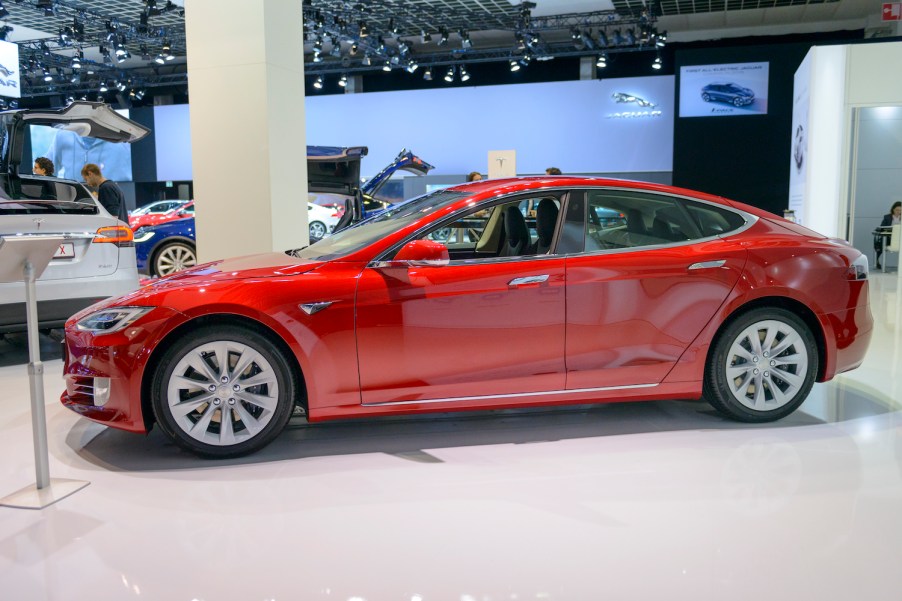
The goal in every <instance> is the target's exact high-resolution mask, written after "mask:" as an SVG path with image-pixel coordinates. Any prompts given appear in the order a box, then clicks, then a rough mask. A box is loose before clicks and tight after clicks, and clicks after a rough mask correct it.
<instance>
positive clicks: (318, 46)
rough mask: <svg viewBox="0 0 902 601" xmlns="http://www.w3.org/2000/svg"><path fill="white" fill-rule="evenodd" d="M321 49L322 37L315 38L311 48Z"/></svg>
mask: <svg viewBox="0 0 902 601" xmlns="http://www.w3.org/2000/svg"><path fill="white" fill-rule="evenodd" d="M322 49H323V38H316V41H314V42H313V50H314V51H321V50H322Z"/></svg>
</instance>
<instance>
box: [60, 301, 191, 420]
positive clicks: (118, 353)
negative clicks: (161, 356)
mask: <svg viewBox="0 0 902 601" xmlns="http://www.w3.org/2000/svg"><path fill="white" fill-rule="evenodd" d="M183 319H184V316H182V314H181V313H178V312H177V311H174V310H172V309H168V308H165V307H157V308H156V309H154V310H153V311H151V312H149V313H148V314H147V315H145V316H144V317H142V318H141V319H139V320H138V321H137V322H135V323H134V324H132V325H131V326H129V327H128V328H125V329H124V330H122V331H121V332H115V333H113V334H100V335H94V334H91V333H89V332H82V331H79V330H77V329H76V328H75V324H74V321H73V320H70V321H69V322H68V323H67V324H66V339H65V343H64V355H63V360H64V363H63V378H64V380H65V382H66V390H65V391H64V392H63V394H62V396H61V397H60V402H62V404H63V405H64V406H65V407H68V408H69V409H71V410H72V411H75V412H76V413H78V414H79V415H81V416H84V417H86V418H88V419H90V420H92V421H95V422H98V423H101V424H104V425H108V426H112V427H114V428H119V429H121V430H127V431H129V432H147V431H148V430H149V424H151V423H152V417H153V416H152V415H146V414H145V411H144V405H145V404H144V403H143V397H142V382H143V378H144V373H145V369H146V367H147V365H148V361H149V360H150V358H151V356H152V355H153V352H154V351H155V350H156V349H157V347H158V346H159V343H160V342H161V341H162V340H163V338H164V337H165V335H166V334H167V333H168V332H170V331H171V330H172V329H173V328H174V327H176V326H177V325H178V324H180V323H181V322H182V320H183ZM97 378H102V379H106V378H108V379H109V388H110V391H109V398H108V400H106V401H105V402H101V401H100V400H99V399H98V398H97V396H96V395H97V391H96V390H95V388H94V385H95V382H98V380H96V379H97ZM100 382H102V383H103V384H106V381H105V380H100ZM148 406H149V405H148Z"/></svg>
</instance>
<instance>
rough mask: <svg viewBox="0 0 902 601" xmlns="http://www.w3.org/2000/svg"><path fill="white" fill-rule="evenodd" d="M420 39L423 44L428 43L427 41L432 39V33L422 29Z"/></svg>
mask: <svg viewBox="0 0 902 601" xmlns="http://www.w3.org/2000/svg"><path fill="white" fill-rule="evenodd" d="M420 40H422V42H423V43H424V44H428V43H429V42H431V41H432V34H431V33H426V32H425V31H422V32H420Z"/></svg>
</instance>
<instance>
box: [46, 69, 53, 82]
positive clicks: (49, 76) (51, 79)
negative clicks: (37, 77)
mask: <svg viewBox="0 0 902 601" xmlns="http://www.w3.org/2000/svg"><path fill="white" fill-rule="evenodd" d="M44 81H53V75H51V74H50V69H48V68H47V67H44Z"/></svg>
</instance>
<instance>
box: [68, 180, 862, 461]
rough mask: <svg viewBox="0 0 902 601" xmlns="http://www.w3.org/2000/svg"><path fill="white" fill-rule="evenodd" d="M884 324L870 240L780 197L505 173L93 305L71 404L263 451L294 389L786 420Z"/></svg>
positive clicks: (219, 448) (379, 408)
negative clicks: (643, 403)
mask: <svg viewBox="0 0 902 601" xmlns="http://www.w3.org/2000/svg"><path fill="white" fill-rule="evenodd" d="M524 201H529V202H530V203H531V204H535V205H536V207H537V208H536V221H537V226H536V228H535V233H534V234H533V233H532V232H530V230H529V228H528V227H527V226H526V224H525V218H524V215H523V213H522V211H521V209H520V207H521V204H522V203H523V202H524ZM476 215H480V216H481V217H479V218H478V219H476V218H475V216H476ZM609 215H623V221H624V222H623V223H621V222H618V220H617V219H614V218H612V219H608V220H605V219H604V217H605V216H609ZM443 228H451V229H452V230H466V231H467V235H466V236H460V237H459V238H455V241H454V242H453V243H452V242H448V243H445V242H440V241H437V240H435V239H434V237H433V234H434V233H435V232H437V231H439V230H441V229H443ZM872 327H873V320H872V316H871V312H870V307H869V302H868V263H867V259H866V257H865V256H863V255H862V254H861V253H860V252H859V251H857V250H856V249H854V248H852V247H851V246H850V245H849V244H847V243H846V242H843V241H841V240H835V239H830V238H826V237H824V236H821V235H819V234H817V233H815V232H813V231H811V230H808V229H805V228H804V227H802V226H799V225H796V224H794V223H791V222H789V221H786V220H785V219H783V218H781V217H777V216H775V215H772V214H770V213H767V212H765V211H763V210H760V209H757V208H753V207H751V206H747V205H744V204H741V203H738V202H733V201H729V200H725V199H723V198H720V197H715V196H710V195H707V194H702V193H698V192H691V191H689V190H684V189H679V188H674V187H670V186H663V185H657V184H646V183H640V182H629V181H619V180H608V179H596V178H584V177H570V176H561V177H532V178H512V179H500V180H487V181H479V182H472V183H469V184H461V185H456V186H452V187H449V188H446V189H443V190H439V191H435V192H431V193H429V194H426V195H423V196H420V197H418V198H415V199H412V200H409V201H407V202H405V203H402V204H399V205H397V206H395V207H392V208H390V209H389V210H387V211H385V212H384V213H382V214H381V215H377V216H375V217H373V218H371V219H368V220H366V221H364V222H362V223H359V224H357V225H355V226H354V227H350V228H347V229H345V230H342V231H339V232H337V233H335V234H333V235H332V236H330V237H327V238H324V239H323V240H321V241H319V242H317V243H315V244H312V245H310V246H307V247H304V248H300V249H294V250H290V251H286V252H276V253H267V254H261V255H255V256H248V257H242V258H236V259H229V260H221V261H215V262H212V263H207V264H204V265H199V266H197V267H195V268H193V269H190V270H188V271H185V272H182V273H177V274H174V275H172V276H169V277H165V278H161V279H159V280H156V281H155V282H154V283H152V284H150V285H148V286H145V287H143V288H141V289H140V290H138V291H136V292H133V293H130V294H127V295H125V296H122V297H119V298H117V299H111V300H109V301H106V302H103V303H100V304H98V305H95V306H93V307H91V308H89V309H86V310H85V311H82V312H81V313H79V314H77V315H75V316H73V317H72V319H70V320H69V321H68V322H67V324H66V330H65V356H64V362H65V363H64V377H65V382H66V389H65V391H64V392H63V394H62V396H61V401H62V403H63V405H65V406H66V407H68V408H70V409H72V410H73V411H75V412H77V413H78V414H80V415H82V416H84V417H86V418H88V419H91V420H94V421H96V422H98V423H101V424H106V425H109V426H112V427H115V428H120V429H123V430H127V431H131V432H139V433H143V432H147V431H149V430H150V429H151V428H152V427H154V426H155V425H156V426H159V427H160V429H162V430H163V432H165V433H166V435H167V436H169V437H170V438H171V439H172V440H173V441H174V442H175V443H176V444H177V445H179V446H180V447H182V448H183V449H186V450H188V451H191V452H193V453H196V454H198V455H201V456H205V457H234V456H238V455H242V454H246V453H250V452H253V451H255V450H258V449H260V448H261V447H263V446H264V445H266V444H267V443H269V442H270V441H272V440H273V439H274V438H275V437H276V436H277V435H278V434H279V432H280V431H281V430H282V429H283V428H284V427H285V425H286V423H287V422H288V420H289V418H290V417H291V416H292V414H293V413H294V412H295V410H296V409H299V410H302V411H303V412H304V413H305V414H306V417H307V420H308V421H309V422H311V423H314V422H319V421H324V420H332V419H339V418H359V417H367V416H389V415H399V414H410V413H420V412H449V411H464V410H466V411H470V410H476V409H498V408H514V407H533V406H542V405H558V404H585V403H604V402H615V401H630V400H637V401H638V400H664V399H705V400H707V401H708V402H709V403H710V404H711V405H713V406H714V407H715V408H716V409H717V410H718V411H720V412H721V413H722V414H723V415H725V416H726V417H729V418H732V419H735V420H739V421H742V422H769V421H773V420H777V419H780V418H782V417H785V416H786V415H789V414H790V413H792V412H793V411H795V410H796V409H797V408H798V407H799V405H801V404H802V402H803V401H804V400H805V398H806V397H807V396H808V393H809V391H810V390H811V387H812V385H813V384H814V382H816V381H818V382H822V381H826V380H829V379H831V378H833V377H834V376H835V375H836V374H838V373H841V372H844V371H847V370H850V369H853V368H855V367H857V366H858V365H859V364H860V363H861V362H862V360H863V358H864V356H865V352H866V350H867V347H868V344H869V341H870V338H871V333H872ZM703 419H707V417H705V418H703Z"/></svg>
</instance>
